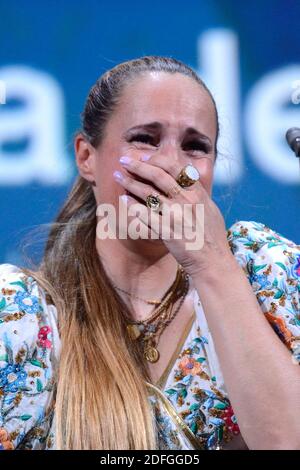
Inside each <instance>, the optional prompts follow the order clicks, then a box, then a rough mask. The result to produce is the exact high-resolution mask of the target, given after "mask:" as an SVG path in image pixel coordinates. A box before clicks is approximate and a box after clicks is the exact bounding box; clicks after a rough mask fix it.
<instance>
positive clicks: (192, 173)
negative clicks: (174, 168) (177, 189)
mask: <svg viewBox="0 0 300 470" xmlns="http://www.w3.org/2000/svg"><path fill="white" fill-rule="evenodd" d="M199 179H200V174H199V171H198V170H197V168H195V167H194V166H193V165H190V164H189V165H186V166H185V167H184V168H182V170H181V171H180V173H179V175H178V176H177V178H176V182H177V183H178V184H179V186H181V187H182V188H188V187H189V186H192V184H194V183H196V181H198V180H199Z"/></svg>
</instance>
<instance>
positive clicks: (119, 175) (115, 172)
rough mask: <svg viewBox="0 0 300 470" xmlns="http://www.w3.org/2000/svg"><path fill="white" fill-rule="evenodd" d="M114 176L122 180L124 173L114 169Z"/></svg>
mask: <svg viewBox="0 0 300 470" xmlns="http://www.w3.org/2000/svg"><path fill="white" fill-rule="evenodd" d="M113 177H114V178H115V179H116V180H119V181H120V180H122V179H123V175H122V173H120V172H119V171H114V172H113Z"/></svg>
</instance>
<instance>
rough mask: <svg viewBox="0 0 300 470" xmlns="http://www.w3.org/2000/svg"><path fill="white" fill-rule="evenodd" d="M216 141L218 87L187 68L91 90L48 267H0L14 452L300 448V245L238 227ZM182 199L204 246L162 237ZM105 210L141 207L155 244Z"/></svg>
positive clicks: (5, 443)
mask: <svg viewBox="0 0 300 470" xmlns="http://www.w3.org/2000/svg"><path fill="white" fill-rule="evenodd" d="M217 137H218V118H217V111H216V107H215V103H214V100H213V98H212V96H211V94H210V92H209V91H208V89H207V88H206V87H205V85H204V84H203V82H202V81H201V80H200V79H199V77H198V76H197V75H196V74H195V73H194V72H193V71H192V70H191V69H190V68H189V67H187V66H186V65H184V64H183V63H182V62H180V61H177V60H175V59H171V58H165V57H157V56H150V57H142V58H140V59H137V60H132V61H129V62H125V63H122V64H120V65H118V66H116V67H114V68H113V69H112V70H110V71H108V72H106V73H105V74H104V75H103V76H102V77H100V79H99V80H98V81H97V82H96V84H95V85H94V86H93V87H92V89H91V91H90V93H89V96H88V98H87V102H86V105H85V109H84V112H83V128H82V130H81V131H80V132H78V134H77V135H76V137H75V153H76V163H77V166H78V170H79V177H78V179H77V181H76V182H75V185H74V187H73V188H72V190H71V192H70V194H69V196H68V199H67V201H66V203H65V204H64V206H63V208H62V209H61V211H60V213H59V215H58V217H57V220H56V222H55V223H54V224H53V226H52V230H51V232H50V235H49V239H48V243H47V245H46V250H45V254H44V258H43V261H42V263H41V265H40V266H39V269H38V270H36V271H32V272H31V271H29V270H25V269H23V270H21V269H20V268H18V267H17V266H14V265H10V264H3V265H1V272H0V274H1V276H0V279H1V288H2V298H1V299H0V306H1V322H2V323H1V325H0V329H1V330H0V331H1V353H0V354H1V357H0V359H1V363H0V365H1V372H0V374H1V375H0V385H1V423H0V426H1V431H0V433H1V434H0V440H1V442H2V444H1V445H2V447H3V448H6V449H13V448H18V449H21V448H32V449H38V448H46V449H53V448H58V449H157V448H161V449H193V448H196V449H218V448H234V449H239V448H250V449H286V448H292V449H294V448H299V446H300V435H299V425H298V423H299V418H300V406H299V405H300V399H299V384H300V376H299V369H298V367H297V366H296V363H297V336H299V325H300V322H299V287H300V283H299V274H300V273H299V260H300V250H299V248H300V247H299V246H296V245H295V244H294V243H292V242H291V241H289V240H287V239H286V238H284V237H282V236H280V235H279V234H277V233H275V232H274V231H272V230H271V229H270V228H268V227H266V226H265V225H263V224H261V223H256V222H237V223H236V224H234V225H233V226H232V227H230V229H228V230H227V231H226V228H225V224H224V220H223V217H222V215H221V213H220V211H219V209H218V208H217V206H216V205H215V203H214V202H213V201H212V199H211V192H212V180H213V170H214V165H215V161H216V158H217V153H216V146H217ZM121 157H123V158H121ZM119 196H121V197H120V199H119ZM175 203H176V204H177V207H179V209H180V208H183V207H185V206H188V205H189V206H190V207H192V209H193V211H192V213H191V216H192V219H191V227H192V228H196V230H197V231H199V230H200V231H201V230H203V229H204V240H203V244H202V246H201V247H199V249H187V245H186V243H187V238H188V237H187V235H186V234H185V232H183V233H184V235H183V236H182V237H177V238H175V237H174V236H173V237H172V236H171V235H172V233H173V232H172V231H171V234H170V237H163V236H162V233H161V230H162V225H161V226H157V225H155V220H156V222H157V221H158V222H159V221H160V222H161V220H162V217H163V215H164V214H165V213H166V212H167V210H168V208H171V205H172V204H175ZM103 204H111V205H113V207H115V208H116V211H117V213H118V214H120V213H121V209H122V210H123V211H124V208H125V213H126V215H127V210H128V212H129V210H130V208H131V207H133V206H132V205H133V204H139V206H138V207H140V209H141V211H140V215H138V216H137V218H138V220H139V222H140V226H142V227H143V228H144V229H145V228H146V234H147V236H146V237H142V236H141V237H129V236H127V237H120V236H119V237H115V238H113V237H111V238H104V237H101V233H100V232H101V230H99V231H98V229H99V224H100V216H99V212H98V210H97V207H98V208H99V207H100V208H101V207H102V205H103ZM199 205H200V206H201V207H202V208H203V207H204V219H203V217H201V216H200V215H199V214H200V213H198V212H197V211H196V206H197V207H199ZM96 210H97V215H96ZM123 213H124V212H123ZM180 214H181V218H183V216H182V214H183V212H180V210H179V211H178V212H177V213H174V216H173V219H172V220H173V222H174V221H175V222H176V221H177V222H182V220H181V219H180ZM151 215H152V216H153V220H152V219H151V220H150V218H149V219H148V221H147V220H146V216H151ZM154 216H155V217H156V219H154ZM128 217H129V218H128V220H131V221H132V220H133V217H132V215H130V214H128ZM118 220H120V219H118ZM122 220H123V219H122ZM97 223H98V225H97ZM117 226H118V229H122V227H123V228H124V225H123V222H122V221H121V222H118V224H117ZM128 227H129V225H128ZM172 227H173V230H175V229H174V227H175V225H173V226H172ZM128 233H129V229H128ZM128 233H127V235H128ZM150 235H151V236H152V237H153V236H156V238H151V237H150ZM247 277H248V278H247ZM249 281H250V282H249ZM263 313H264V314H263ZM270 325H271V326H272V327H273V328H271V327H270ZM284 343H285V344H284ZM298 352H299V351H298ZM233 410H234V411H233Z"/></svg>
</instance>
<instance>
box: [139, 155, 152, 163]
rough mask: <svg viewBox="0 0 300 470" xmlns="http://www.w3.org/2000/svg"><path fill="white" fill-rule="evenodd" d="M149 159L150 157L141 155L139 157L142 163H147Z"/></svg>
mask: <svg viewBox="0 0 300 470" xmlns="http://www.w3.org/2000/svg"><path fill="white" fill-rule="evenodd" d="M150 157H151V155H142V156H141V160H142V161H143V162H147V161H148V160H149V158H150Z"/></svg>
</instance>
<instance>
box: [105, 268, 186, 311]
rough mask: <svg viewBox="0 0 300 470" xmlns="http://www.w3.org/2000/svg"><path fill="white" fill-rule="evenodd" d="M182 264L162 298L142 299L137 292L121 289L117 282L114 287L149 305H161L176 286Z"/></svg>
mask: <svg viewBox="0 0 300 470" xmlns="http://www.w3.org/2000/svg"><path fill="white" fill-rule="evenodd" d="M181 269H182V268H181V266H180V264H178V266H177V272H176V278H175V280H174V282H173V284H172V285H171V286H170V287H169V288H168V290H167V291H166V292H165V294H164V296H163V297H162V299H161V300H146V299H142V298H141V297H138V296H137V295H135V294H132V293H131V292H128V291H126V290H125V289H121V287H118V286H116V285H115V284H113V286H114V288H115V289H117V290H119V291H120V292H123V294H126V295H127V296H128V297H132V298H134V299H138V300H141V301H142V302H144V303H146V304H148V305H160V304H162V302H163V300H164V299H165V298H166V296H167V295H168V294H169V293H170V291H171V290H173V288H174V287H176V284H177V282H178V277H179V274H180V270H181Z"/></svg>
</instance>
